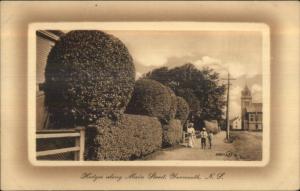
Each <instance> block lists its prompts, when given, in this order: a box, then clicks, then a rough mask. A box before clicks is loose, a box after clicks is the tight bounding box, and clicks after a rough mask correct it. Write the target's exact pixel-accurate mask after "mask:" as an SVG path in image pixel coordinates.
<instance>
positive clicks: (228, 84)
mask: <svg viewBox="0 0 300 191" xmlns="http://www.w3.org/2000/svg"><path fill="white" fill-rule="evenodd" d="M222 80H227V101H226V140H227V141H228V142H229V138H230V122H229V95H230V94H229V91H230V85H231V83H230V80H235V79H234V78H230V74H229V72H228V76H227V78H225V79H222Z"/></svg>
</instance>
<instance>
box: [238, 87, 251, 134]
mask: <svg viewBox="0 0 300 191" xmlns="http://www.w3.org/2000/svg"><path fill="white" fill-rule="evenodd" d="M251 104H252V95H251V91H250V89H249V88H248V86H247V84H246V86H245V87H244V89H243V91H242V95H241V115H242V116H241V118H242V129H243V130H247V129H248V127H247V124H248V121H247V116H246V108H247V107H249V106H251Z"/></svg>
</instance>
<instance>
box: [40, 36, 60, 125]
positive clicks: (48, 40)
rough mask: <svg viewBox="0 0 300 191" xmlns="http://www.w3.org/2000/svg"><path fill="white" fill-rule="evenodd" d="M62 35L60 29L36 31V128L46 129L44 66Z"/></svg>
mask: <svg viewBox="0 0 300 191" xmlns="http://www.w3.org/2000/svg"><path fill="white" fill-rule="evenodd" d="M62 35H64V33H63V32H61V31H45V30H38V31H36V128H37V129H47V126H48V112H47V110H46V108H45V106H44V101H45V95H44V90H43V84H44V83H45V68H46V64H47V59H48V54H49V52H50V50H51V49H52V47H53V46H54V45H55V43H56V42H57V41H58V40H59V38H60V37H61V36H62Z"/></svg>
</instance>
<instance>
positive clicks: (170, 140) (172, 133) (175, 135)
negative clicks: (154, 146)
mask: <svg viewBox="0 0 300 191" xmlns="http://www.w3.org/2000/svg"><path fill="white" fill-rule="evenodd" d="M182 132H183V127H182V125H181V122H180V120H178V119H171V120H170V122H169V123H168V124H167V125H163V140H162V146H163V147H169V146H173V145H176V144H178V143H180V142H181V139H182Z"/></svg>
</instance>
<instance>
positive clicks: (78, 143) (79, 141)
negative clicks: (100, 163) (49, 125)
mask: <svg viewBox="0 0 300 191" xmlns="http://www.w3.org/2000/svg"><path fill="white" fill-rule="evenodd" d="M72 137H75V138H76V139H75V146H74V147H67V148H61V149H53V150H45V151H37V152H36V156H37V157H40V156H48V155H55V154H61V153H67V152H75V155H74V160H80V161H83V160H84V157H83V154H84V142H85V140H84V139H85V128H84V127H76V128H75V129H59V130H39V131H37V132H36V139H53V138H72Z"/></svg>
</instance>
